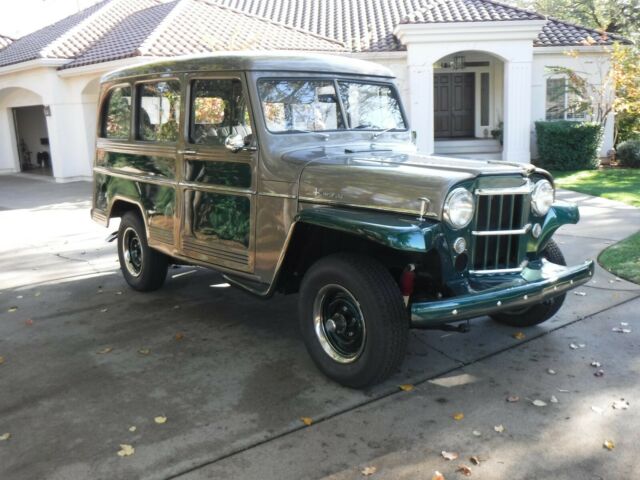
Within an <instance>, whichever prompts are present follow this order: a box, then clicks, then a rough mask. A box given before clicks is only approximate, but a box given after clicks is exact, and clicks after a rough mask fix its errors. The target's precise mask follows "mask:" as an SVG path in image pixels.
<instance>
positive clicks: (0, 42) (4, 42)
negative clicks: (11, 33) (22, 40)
mask: <svg viewBox="0 0 640 480" xmlns="http://www.w3.org/2000/svg"><path fill="white" fill-rule="evenodd" d="M13 42H14V40H13V38H9V37H7V36H5V35H0V50H2V49H4V48H6V47H8V46H9V45H11V44H12V43H13Z"/></svg>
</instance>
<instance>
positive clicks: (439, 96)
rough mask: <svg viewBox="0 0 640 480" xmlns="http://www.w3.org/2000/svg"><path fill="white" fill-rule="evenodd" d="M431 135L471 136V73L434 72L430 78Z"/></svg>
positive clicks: (472, 85) (473, 83)
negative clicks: (431, 84)
mask: <svg viewBox="0 0 640 480" xmlns="http://www.w3.org/2000/svg"><path fill="white" fill-rule="evenodd" d="M433 105H434V136H435V137H436V138H451V137H473V136H474V134H475V132H474V123H475V122H474V118H475V112H474V106H475V74H474V73H436V74H435V75H434V76H433Z"/></svg>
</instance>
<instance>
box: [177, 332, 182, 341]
mask: <svg viewBox="0 0 640 480" xmlns="http://www.w3.org/2000/svg"><path fill="white" fill-rule="evenodd" d="M175 338H176V340H182V339H183V338H184V333H180V332H178V333H176V337H175Z"/></svg>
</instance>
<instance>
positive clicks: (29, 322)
mask: <svg viewBox="0 0 640 480" xmlns="http://www.w3.org/2000/svg"><path fill="white" fill-rule="evenodd" d="M24 324H25V325H27V326H29V327H30V326H31V325H33V320H31V319H30V318H28V319H27V320H25V321H24Z"/></svg>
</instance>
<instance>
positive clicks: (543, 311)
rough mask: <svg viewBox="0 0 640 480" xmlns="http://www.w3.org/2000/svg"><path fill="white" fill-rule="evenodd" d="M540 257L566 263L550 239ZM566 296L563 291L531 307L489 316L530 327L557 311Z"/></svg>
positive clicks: (513, 325) (499, 320)
mask: <svg viewBox="0 0 640 480" xmlns="http://www.w3.org/2000/svg"><path fill="white" fill-rule="evenodd" d="M542 257H544V258H546V259H547V260H549V261H550V262H551V263H555V264H557V265H566V264H567V262H566V260H565V259H564V255H563V254H562V251H561V250H560V247H558V245H557V244H556V242H554V241H553V240H550V241H549V243H548V244H547V246H546V247H545V249H544V250H543V251H542ZM566 296H567V295H566V294H565V293H563V294H561V295H558V296H557V297H553V298H550V299H548V300H545V301H544V302H542V303H539V304H537V305H533V306H532V307H527V308H524V309H519V310H506V311H504V312H500V313H494V314H493V315H491V318H493V319H494V320H496V321H497V322H500V323H503V324H505V325H509V326H512V327H532V326H533V325H539V324H541V323H542V322H546V321H547V320H549V319H550V318H551V317H553V316H554V315H555V314H556V313H558V310H560V307H562V304H563V303H564V299H565V298H566Z"/></svg>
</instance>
